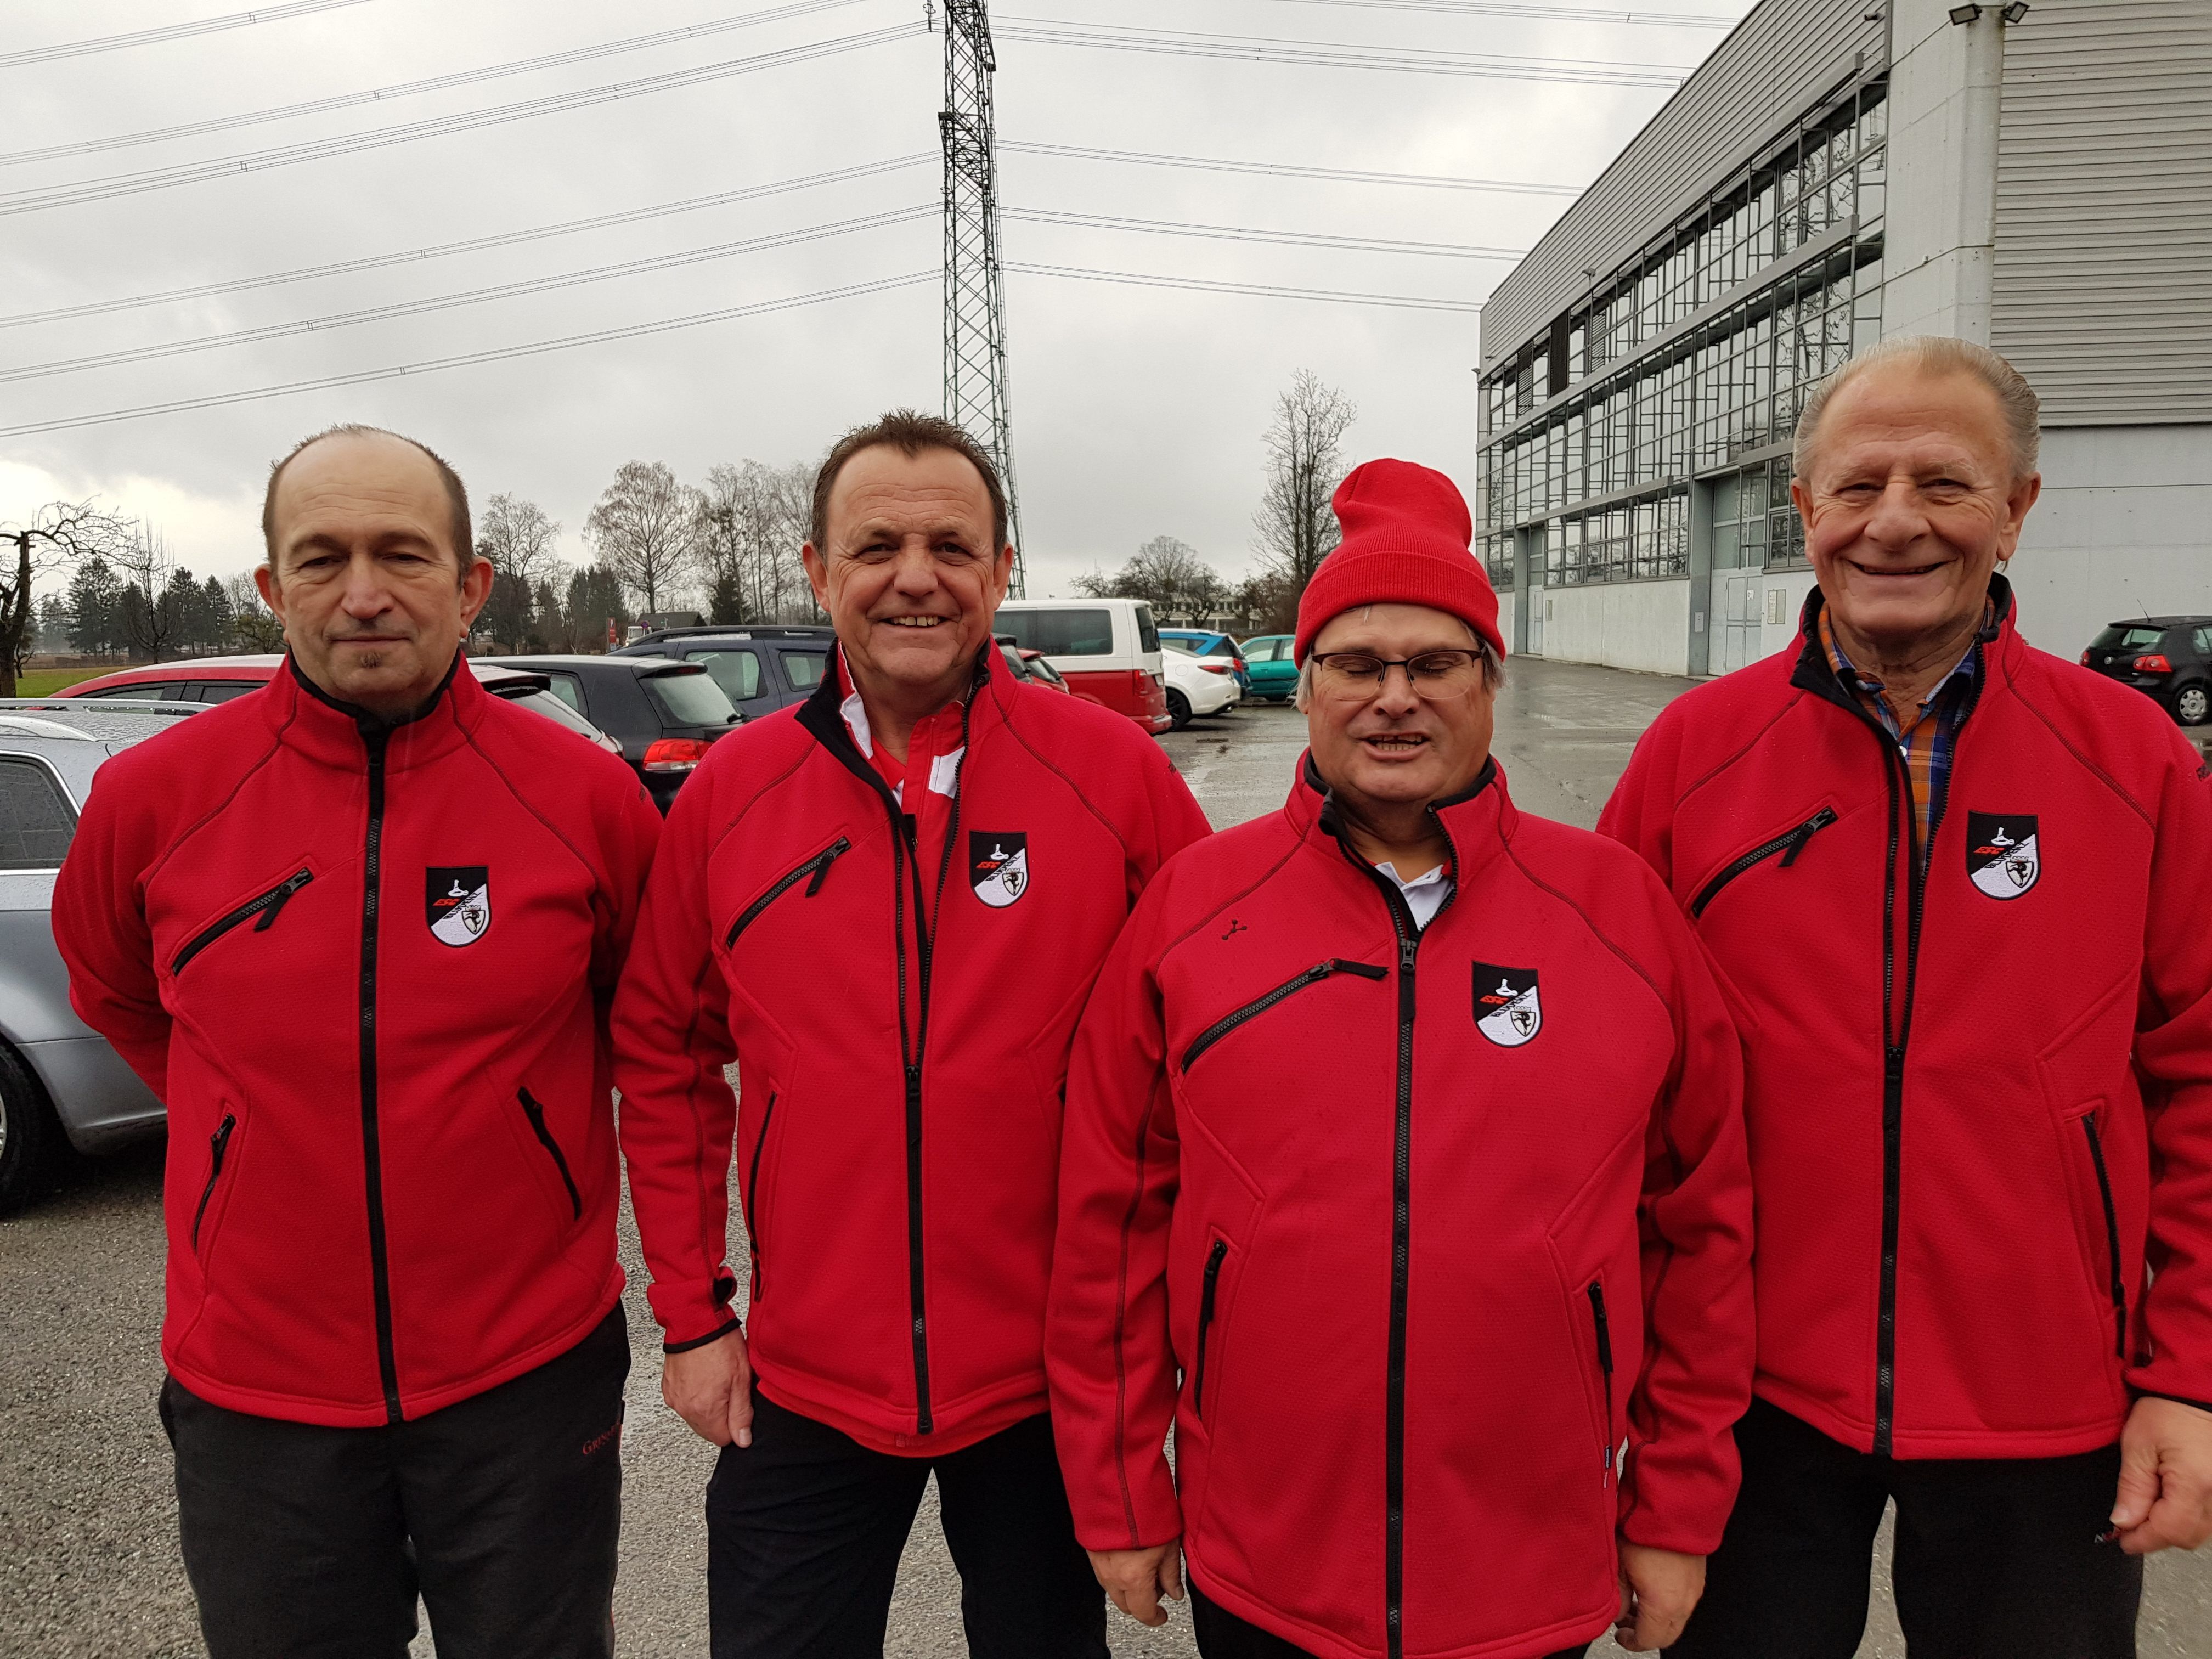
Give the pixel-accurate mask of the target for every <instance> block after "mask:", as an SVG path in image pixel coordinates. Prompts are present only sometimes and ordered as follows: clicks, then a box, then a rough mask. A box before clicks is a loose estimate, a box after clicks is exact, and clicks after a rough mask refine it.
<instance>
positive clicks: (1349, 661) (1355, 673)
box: [1306, 651, 1482, 702]
mask: <svg viewBox="0 0 2212 1659" xmlns="http://www.w3.org/2000/svg"><path fill="white" fill-rule="evenodd" d="M1306 660H1307V661H1309V662H1310V663H1311V664H1312V665H1313V670H1314V689H1315V690H1316V691H1318V692H1319V693H1320V694H1321V695H1322V696H1324V697H1334V698H1344V699H1349V698H1353V697H1371V696H1375V695H1376V693H1377V692H1379V691H1380V690H1382V689H1383V684H1384V683H1385V682H1386V681H1388V679H1389V676H1390V671H1391V670H1392V669H1394V668H1402V669H1404V670H1405V671H1406V683H1407V684H1408V685H1411V686H1412V687H1413V691H1414V693H1415V695H1416V696H1422V697H1425V698H1427V699H1428V700H1429V701H1430V702H1444V701H1446V700H1448V699H1449V698H1452V697H1463V696H1466V695H1467V694H1468V692H1470V691H1472V690H1474V688H1475V687H1476V686H1477V685H1478V684H1480V683H1481V680H1482V658H1481V657H1480V654H1478V653H1475V652H1473V651H1424V652H1423V653H1421V654H1420V655H1419V656H1418V657H1403V658H1388V657H1377V656H1372V655H1370V654H1369V653H1366V652H1364V651H1331V652H1328V653H1322V654H1319V655H1316V656H1311V657H1309V658H1307V659H1306Z"/></svg>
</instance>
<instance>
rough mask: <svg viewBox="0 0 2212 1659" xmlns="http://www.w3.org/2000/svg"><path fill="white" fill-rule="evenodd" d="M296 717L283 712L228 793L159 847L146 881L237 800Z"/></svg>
mask: <svg viewBox="0 0 2212 1659" xmlns="http://www.w3.org/2000/svg"><path fill="white" fill-rule="evenodd" d="M298 718H299V715H298V714H297V713H296V711H295V713H293V714H287V715H286V716H285V717H284V723H283V726H278V727H277V728H276V730H275V731H273V732H270V734H269V747H268V748H267V749H265V750H263V751H262V753H261V757H260V758H259V759H258V760H256V761H255V762H254V763H252V765H251V766H249V767H247V768H246V769H245V770H244V771H243V772H240V774H239V775H238V781H237V782H236V783H234V784H233V785H232V786H231V787H230V793H228V794H227V795H225V796H224V797H223V798H222V799H221V800H219V801H217V802H216V804H215V805H213V806H210V807H209V808H208V810H207V811H204V812H203V813H202V814H201V815H200V816H199V817H197V819H195V820H194V821H193V822H192V823H191V824H190V825H189V826H187V827H186V828H185V829H183V830H182V831H180V832H179V834H178V836H177V838H176V839H175V840H174V841H173V842H170V843H169V844H168V846H167V847H166V848H163V849H162V851H161V857H159V858H157V859H155V860H154V862H153V864H152V865H151V866H149V867H148V869H147V872H146V877H145V878H146V879H147V880H149V881H151V880H152V879H153V878H155V876H157V875H159V874H161V868H162V866H164V865H166V864H167V863H168V861H169V860H171V859H173V858H174V857H175V856H176V855H177V854H179V853H180V852H182V851H183V850H184V845H185V842H188V841H190V840H191V838H192V837H193V836H197V834H199V832H200V831H201V830H203V829H206V828H207V827H208V825H209V824H210V823H214V822H215V821H216V819H217V818H219V817H222V815H223V814H224V813H225V812H227V811H229V810H230V805H231V803H232V802H233V801H235V800H236V799H238V797H239V793H240V791H241V790H243V789H244V788H245V787H246V785H247V784H248V783H249V782H251V781H252V778H253V775H254V774H255V773H256V772H258V771H259V770H260V769H262V768H263V767H264V766H266V765H268V764H269V763H270V761H273V760H275V759H276V751H277V750H280V749H282V748H283V746H284V732H285V728H286V727H287V726H290V725H291V724H292V722H293V721H294V720H297V719H298Z"/></svg>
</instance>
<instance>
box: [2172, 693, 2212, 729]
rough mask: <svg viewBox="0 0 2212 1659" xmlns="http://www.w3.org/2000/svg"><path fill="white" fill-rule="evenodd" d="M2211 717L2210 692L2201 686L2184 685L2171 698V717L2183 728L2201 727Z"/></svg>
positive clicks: (2211, 699) (2211, 696)
mask: <svg viewBox="0 0 2212 1659" xmlns="http://www.w3.org/2000/svg"><path fill="white" fill-rule="evenodd" d="M2207 716H2212V692H2208V691H2207V690H2205V688H2204V687H2203V686H2202V685H2185V686H2183V687H2182V688H2181V690H2179V691H2177V692H2175V693H2174V696H2173V717H2174V719H2176V720H2179V721H2180V722H2181V723H2182V724H2183V725H2184V726H2202V725H2203V724H2204V721H2205V720H2206V718H2207Z"/></svg>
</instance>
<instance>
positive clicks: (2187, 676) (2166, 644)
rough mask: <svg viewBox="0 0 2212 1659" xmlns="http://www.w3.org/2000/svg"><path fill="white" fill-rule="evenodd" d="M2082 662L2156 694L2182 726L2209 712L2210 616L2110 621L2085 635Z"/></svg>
mask: <svg viewBox="0 0 2212 1659" xmlns="http://www.w3.org/2000/svg"><path fill="white" fill-rule="evenodd" d="M2081 666H2082V667H2084V668H2088V669H2093V670H2094V671H2096V672H2098V673H2100V674H2103V675H2105V676H2106V677H2107V678H2112V679H2116V680H2119V681H2121V682H2123V683H2124V684H2129V685H2132V686H2133V687H2135V688H2136V690H2138V691H2141V692H2143V693H2144V694H2146V695H2147V696H2152V697H2155V698H2156V699H2158V701H2159V702H2162V703H2164V704H2165V705H2166V708H2167V710H2168V711H2169V712H2170V713H2171V714H2172V715H2173V718H2174V719H2176V720H2179V721H2180V722H2181V723H2182V724H2183V725H2184V726H2202V725H2203V724H2204V722H2205V720H2206V719H2207V718H2208V717H2212V617H2140V618H2138V619H2137V620H2136V621H2134V622H2116V623H2110V624H2108V625H2107V626H2106V629H2105V631H2104V632H2103V633H2101V634H2100V635H2097V637H2096V638H2095V639H2093V640H2092V641H2089V648H2088V649H2087V651H2084V652H2083V653H2081Z"/></svg>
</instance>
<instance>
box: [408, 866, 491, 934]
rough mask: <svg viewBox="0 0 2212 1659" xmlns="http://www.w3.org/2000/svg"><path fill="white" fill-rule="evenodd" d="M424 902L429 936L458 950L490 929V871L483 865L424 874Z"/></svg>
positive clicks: (434, 869) (441, 867) (443, 867)
mask: <svg viewBox="0 0 2212 1659" xmlns="http://www.w3.org/2000/svg"><path fill="white" fill-rule="evenodd" d="M422 888H423V893H422V902H423V909H424V913H425V916H426V919H427V920H428V922H429V924H430V937H431V938H433V939H436V940H437V941H438V943H439V944H441V945H453V946H454V947H456V948H459V946H461V945H474V944H475V943H476V942H477V940H478V939H482V938H483V936H484V934H485V933H487V932H488V931H489V929H490V927H491V872H490V871H489V870H488V869H486V868H485V867H484V866H483V865H481V864H472V865H445V866H438V867H435V868H433V869H431V870H429V871H428V872H425V874H424V878H423V883H422Z"/></svg>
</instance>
